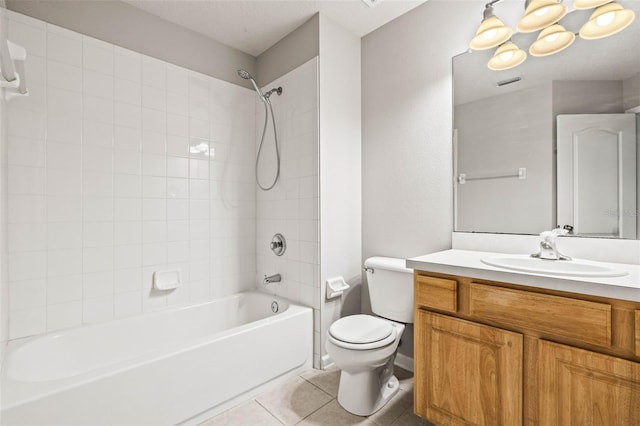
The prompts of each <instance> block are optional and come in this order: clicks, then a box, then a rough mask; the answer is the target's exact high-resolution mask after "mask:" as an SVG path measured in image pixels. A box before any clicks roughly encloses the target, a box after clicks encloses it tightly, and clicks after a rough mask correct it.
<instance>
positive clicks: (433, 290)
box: [414, 275, 458, 312]
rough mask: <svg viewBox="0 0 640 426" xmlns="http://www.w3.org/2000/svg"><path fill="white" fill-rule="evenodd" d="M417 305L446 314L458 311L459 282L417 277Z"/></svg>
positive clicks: (422, 276)
mask: <svg viewBox="0 0 640 426" xmlns="http://www.w3.org/2000/svg"><path fill="white" fill-rule="evenodd" d="M414 296H415V303H416V304H417V305H418V306H422V307H427V308H433V309H439V310H441V311H446V312H456V311H457V310H458V282H457V281H455V280H447V279H444V278H435V277H427V276H424V275H416V283H415V292H414Z"/></svg>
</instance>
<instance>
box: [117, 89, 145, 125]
mask: <svg viewBox="0 0 640 426" xmlns="http://www.w3.org/2000/svg"><path fill="white" fill-rule="evenodd" d="M114 85H115V86H114V99H115V101H116V102H124V103H127V104H131V105H135V106H138V107H140V106H141V105H142V86H141V85H140V83H136V82H134V81H130V80H125V79H122V78H116V79H115V80H114ZM141 114H142V113H141ZM140 125H142V123H140Z"/></svg>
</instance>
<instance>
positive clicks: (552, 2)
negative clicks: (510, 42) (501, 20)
mask: <svg viewBox="0 0 640 426" xmlns="http://www.w3.org/2000/svg"><path fill="white" fill-rule="evenodd" d="M567 11H568V8H567V6H566V5H564V4H562V3H558V1H557V0H527V1H526V2H525V12H524V15H523V16H522V18H521V19H520V22H518V26H517V28H518V31H520V32H521V33H531V32H534V31H538V30H541V29H543V28H546V27H548V26H549V25H552V24H555V23H556V22H558V21H559V20H560V19H562V18H563V17H564V15H566V14H567Z"/></svg>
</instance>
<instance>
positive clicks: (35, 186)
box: [8, 166, 46, 195]
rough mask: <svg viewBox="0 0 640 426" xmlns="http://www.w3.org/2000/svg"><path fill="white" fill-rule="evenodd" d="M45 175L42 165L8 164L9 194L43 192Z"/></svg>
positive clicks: (35, 193) (36, 193)
mask: <svg viewBox="0 0 640 426" xmlns="http://www.w3.org/2000/svg"><path fill="white" fill-rule="evenodd" d="M45 177H46V169H44V168H42V167H22V166H9V176H8V178H9V180H8V185H9V194H23V195H38V194H45V193H46V192H45V188H46V184H45Z"/></svg>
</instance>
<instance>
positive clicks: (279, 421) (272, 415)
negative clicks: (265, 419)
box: [253, 399, 285, 426]
mask: <svg viewBox="0 0 640 426" xmlns="http://www.w3.org/2000/svg"><path fill="white" fill-rule="evenodd" d="M253 402H255V403H256V404H258V405H259V406H260V407H261V408H262V409H263V410H264V411H266V412H267V413H269V415H270V416H271V417H273V418H274V419H276V421H277V422H278V423H280V424H281V425H283V426H285V424H284V423H282V421H281V420H280V419H279V418H278V417H277V416H276V415H275V414H273V413H272V412H271V411H269V409H268V408H267V407H265V406H264V405H262V404H261V403H260V401H258V400H257V399H254V400H253Z"/></svg>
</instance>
